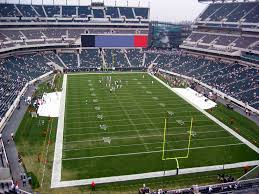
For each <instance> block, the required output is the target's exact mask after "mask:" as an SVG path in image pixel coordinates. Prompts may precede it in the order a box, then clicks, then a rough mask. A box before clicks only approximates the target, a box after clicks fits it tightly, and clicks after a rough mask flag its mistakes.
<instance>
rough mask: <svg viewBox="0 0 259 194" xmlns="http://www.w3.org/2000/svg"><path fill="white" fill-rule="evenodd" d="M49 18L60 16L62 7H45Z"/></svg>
mask: <svg viewBox="0 0 259 194" xmlns="http://www.w3.org/2000/svg"><path fill="white" fill-rule="evenodd" d="M44 9H45V11H46V14H47V17H54V16H60V6H57V5H44Z"/></svg>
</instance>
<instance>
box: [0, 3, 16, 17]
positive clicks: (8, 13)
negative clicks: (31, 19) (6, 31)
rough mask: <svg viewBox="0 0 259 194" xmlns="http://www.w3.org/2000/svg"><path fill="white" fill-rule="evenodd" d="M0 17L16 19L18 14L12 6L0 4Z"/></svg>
mask: <svg viewBox="0 0 259 194" xmlns="http://www.w3.org/2000/svg"><path fill="white" fill-rule="evenodd" d="M0 10H1V11H0V16H1V17H17V16H20V13H19V12H18V11H17V9H16V8H15V6H14V5H13V4H0Z"/></svg>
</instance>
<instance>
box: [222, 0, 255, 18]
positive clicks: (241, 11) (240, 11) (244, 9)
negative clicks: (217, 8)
mask: <svg viewBox="0 0 259 194" xmlns="http://www.w3.org/2000/svg"><path fill="white" fill-rule="evenodd" d="M254 6H255V4H254V3H252V2H251V3H245V4H239V6H238V8H237V9H235V10H234V11H233V12H232V13H231V14H230V15H228V16H227V17H226V18H227V22H236V21H239V20H240V19H241V18H243V17H244V16H245V15H246V14H247V13H248V11H249V10H251V9H252V8H253V7H254Z"/></svg>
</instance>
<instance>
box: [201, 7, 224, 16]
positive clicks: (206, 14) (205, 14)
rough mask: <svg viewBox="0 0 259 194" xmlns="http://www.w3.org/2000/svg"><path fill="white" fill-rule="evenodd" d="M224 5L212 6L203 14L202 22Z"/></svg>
mask: <svg viewBox="0 0 259 194" xmlns="http://www.w3.org/2000/svg"><path fill="white" fill-rule="evenodd" d="M222 6H223V4H210V5H209V6H208V8H207V9H206V10H205V11H204V12H203V13H202V14H201V16H200V18H201V20H206V19H207V18H208V17H209V16H210V15H212V14H213V13H214V12H215V11H217V10H218V9H219V8H221V7H222Z"/></svg>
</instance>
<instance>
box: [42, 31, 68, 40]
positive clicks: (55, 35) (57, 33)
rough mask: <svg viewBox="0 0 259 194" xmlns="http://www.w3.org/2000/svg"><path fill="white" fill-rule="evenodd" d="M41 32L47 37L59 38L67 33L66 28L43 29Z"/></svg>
mask: <svg viewBox="0 0 259 194" xmlns="http://www.w3.org/2000/svg"><path fill="white" fill-rule="evenodd" d="M42 33H43V34H44V35H46V37H47V38H61V37H62V36H66V35H67V33H66V30H61V29H44V30H42Z"/></svg>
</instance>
